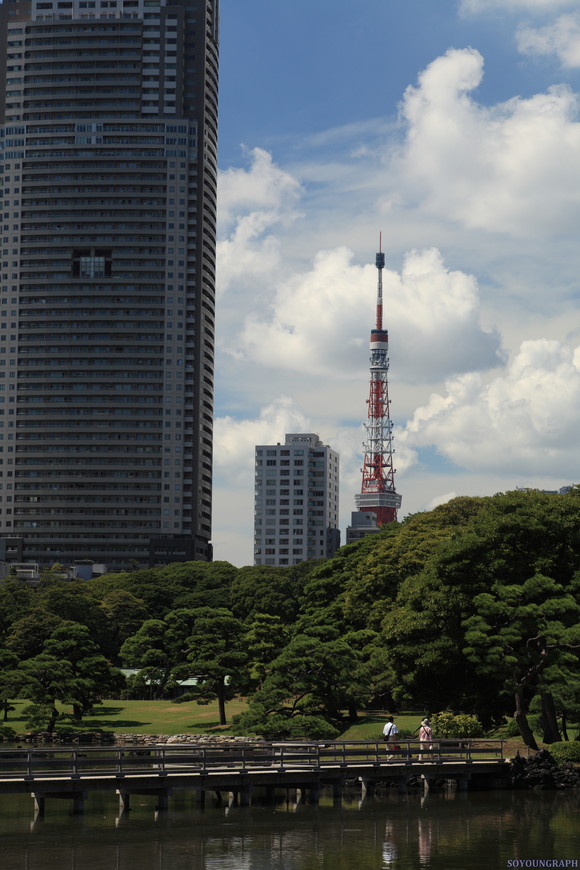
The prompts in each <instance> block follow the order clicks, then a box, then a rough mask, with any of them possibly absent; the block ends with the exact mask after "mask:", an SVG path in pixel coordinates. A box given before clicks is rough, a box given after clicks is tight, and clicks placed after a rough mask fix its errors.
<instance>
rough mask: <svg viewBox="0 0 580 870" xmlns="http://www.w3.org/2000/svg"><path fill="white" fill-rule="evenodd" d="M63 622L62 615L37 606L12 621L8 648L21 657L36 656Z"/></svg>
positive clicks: (7, 641) (29, 657)
mask: <svg viewBox="0 0 580 870" xmlns="http://www.w3.org/2000/svg"><path fill="white" fill-rule="evenodd" d="M62 623H63V620H62V619H61V618H60V616H56V615H55V614H54V613H49V612H48V611H47V610H45V609H44V608H42V607H36V608H34V610H31V611H30V612H29V613H28V614H26V616H22V617H21V618H20V619H17V620H16V621H15V622H13V623H12V626H11V628H10V631H9V632H8V635H7V636H6V648H7V649H9V650H10V651H11V652H13V653H15V654H16V655H17V656H18V658H19V659H31V658H34V656H36V655H39V654H40V653H41V652H42V651H43V649H44V644H45V641H46V640H48V638H49V637H50V636H51V634H52V633H53V631H55V630H56V629H57V628H58V626H59V625H62Z"/></svg>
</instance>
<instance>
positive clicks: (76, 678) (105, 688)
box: [44, 622, 124, 722]
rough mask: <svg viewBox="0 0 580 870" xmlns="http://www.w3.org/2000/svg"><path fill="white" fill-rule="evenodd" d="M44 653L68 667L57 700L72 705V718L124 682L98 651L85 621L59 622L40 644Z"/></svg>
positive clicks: (120, 686) (81, 717) (79, 715)
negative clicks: (68, 675)
mask: <svg viewBox="0 0 580 870" xmlns="http://www.w3.org/2000/svg"><path fill="white" fill-rule="evenodd" d="M44 653H45V654H46V655H48V656H52V657H54V658H55V659H58V660H59V661H60V662H65V663H66V664H67V665H68V667H69V670H70V678H69V680H68V681H67V683H66V685H65V686H64V687H63V694H62V695H61V696H60V698H59V700H61V701H63V702H64V703H67V704H71V705H72V708H73V718H74V719H75V721H76V722H81V721H82V719H83V716H85V715H86V714H87V713H89V712H90V711H91V710H92V708H93V706H94V704H95V702H96V701H97V700H99V699H100V698H102V697H103V696H104V695H107V694H109V693H111V692H116V691H119V690H120V689H121V688H122V686H123V685H124V679H123V676H122V674H121V673H120V671H118V670H117V669H116V668H113V667H112V666H111V665H110V664H109V662H108V661H107V659H106V658H105V657H104V656H103V655H102V653H101V652H100V650H99V648H98V646H97V645H96V644H95V643H94V642H93V640H92V639H91V636H90V634H89V630H88V628H87V627H86V626H85V625H80V624H79V623H75V622H67V623H64V624H63V625H61V626H59V628H57V629H56V631H54V632H53V634H52V636H51V637H50V638H49V639H48V640H47V641H46V643H45V644H44Z"/></svg>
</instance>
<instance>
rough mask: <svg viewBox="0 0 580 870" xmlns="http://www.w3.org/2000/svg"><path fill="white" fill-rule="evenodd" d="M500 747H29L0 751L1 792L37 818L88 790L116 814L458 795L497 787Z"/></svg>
mask: <svg viewBox="0 0 580 870" xmlns="http://www.w3.org/2000/svg"><path fill="white" fill-rule="evenodd" d="M503 749H504V747H503V741H501V740H461V741H457V740H439V741H433V743H432V744H431V747H430V748H429V749H427V748H424V747H421V746H420V745H419V743H418V742H417V741H415V740H408V741H405V740H401V741H400V742H399V744H398V748H396V749H395V748H393V747H392V746H390V745H389V744H385V743H372V742H362V741H354V742H352V741H350V742H348V741H337V742H311V741H308V742H288V743H264V742H255V743H242V742H232V743H216V744H211V743H208V744H161V745H159V744H157V745H154V746H144V747H141V746H137V747H134V746H118V747H114V748H112V747H94V746H91V747H83V748H80V747H78V748H76V747H70V746H68V747H65V746H59V747H57V748H53V747H50V748H49V747H46V748H45V747H42V748H39V747H34V748H30V749H23V748H20V747H19V748H17V749H2V750H0V794H29V795H30V796H31V797H32V798H34V805H35V810H36V812H37V813H43V812H44V807H45V801H46V799H47V798H61V799H62V798H65V799H67V800H70V801H72V803H73V811H74V812H77V813H80V812H83V809H84V802H85V800H86V799H87V797H88V796H89V794H90V793H91V792H95V791H101V792H102V791H108V792H114V793H115V792H116V793H117V794H118V796H119V801H120V808H121V810H126V809H128V808H129V803H130V799H131V796H132V795H153V796H155V797H156V800H157V807H158V809H162V810H163V809H167V808H168V800H169V797H170V795H171V794H172V793H173V792H174V791H176V790H183V789H187V790H190V791H194V792H196V793H197V795H198V797H199V801H200V803H201V804H202V805H203V804H204V802H205V796H206V793H207V792H214V793H215V794H216V797H217V799H218V800H221V796H222V794H224V793H225V794H228V795H230V800H231V801H232V802H234V803H239V804H241V805H248V804H249V803H250V802H251V800H252V795H253V794H254V793H255V791H256V789H263V790H264V791H265V797H266V799H267V800H272V799H273V798H274V793H275V791H276V790H279V789H285V790H288V789H296V790H297V791H298V792H299V793H300V794H301V795H304V796H306V797H307V799H308V800H309V801H310V802H312V803H315V802H317V801H318V798H319V794H320V790H321V788H323V787H324V788H327V787H329V788H331V789H332V794H333V797H334V799H335V800H340V799H341V795H342V792H343V789H344V788H345V787H346V786H349V785H352V784H354V783H356V784H358V785H359V787H360V788H361V789H362V792H363V794H368V793H371V792H372V791H373V790H374V789H375V788H376V787H377V786H378V785H381V784H382V785H395V786H396V787H398V788H399V790H404V789H406V787H407V785H408V784H409V782H410V781H413V782H415V783H416V782H417V780H418V779H419V780H420V781H421V783H422V785H423V788H425V789H427V788H428V787H429V784H430V783H432V782H434V781H439V782H440V781H443V780H445V781H454V782H455V784H456V787H457V788H459V789H468V788H501V787H505V784H506V781H507V776H508V764H507V762H506V760H505V758H504V751H503Z"/></svg>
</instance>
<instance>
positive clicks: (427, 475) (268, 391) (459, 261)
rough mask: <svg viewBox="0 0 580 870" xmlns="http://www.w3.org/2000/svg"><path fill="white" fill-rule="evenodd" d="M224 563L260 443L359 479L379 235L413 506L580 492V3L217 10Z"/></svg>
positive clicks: (353, 485) (438, 0) (511, 0)
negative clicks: (307, 455) (306, 442)
mask: <svg viewBox="0 0 580 870" xmlns="http://www.w3.org/2000/svg"><path fill="white" fill-rule="evenodd" d="M220 57H221V76H220V86H221V93H220V195H219V240H218V298H219V302H218V333H219V339H218V345H217V388H216V450H215V460H216V461H215V509H214V548H215V557H216V558H218V559H228V560H230V561H232V562H234V563H235V564H239V565H242V564H250V563H251V562H252V513H253V486H252V478H253V465H252V463H253V445H254V444H256V443H267V442H268V441H274V442H276V441H280V440H282V439H283V437H284V434H285V432H287V431H313V432H318V433H319V434H320V436H321V437H322V438H323V440H324V441H325V443H329V444H331V445H332V446H333V447H335V448H336V449H338V450H339V451H340V453H341V463H342V483H341V513H342V516H343V522H342V527H343V530H344V527H345V525H346V523H347V521H348V518H349V516H350V511H351V510H353V509H354V493H355V492H356V491H357V489H358V488H359V487H360V465H361V442H362V438H363V431H362V428H361V423H362V420H363V417H364V414H365V413H366V406H365V399H366V393H367V382H368V332H369V329H370V327H371V325H372V317H373V306H374V297H375V292H376V270H375V268H374V265H373V263H374V253H375V250H376V249H377V241H378V234H379V231H382V233H383V240H384V249H385V250H386V252H387V268H386V270H385V309H386V319H387V325H388V327H389V329H390V357H391V372H390V384H391V396H392V399H393V403H392V415H393V418H394V420H395V423H396V429H395V434H396V440H395V444H396V451H397V454H396V458H397V477H396V480H397V488H398V490H399V492H401V493H402V495H403V509H402V511H401V515H404V514H406V513H408V512H415V511H417V510H422V509H427V508H429V507H432V506H433V505H435V504H438V503H441V502H442V501H445V500H446V499H448V498H449V497H452V496H453V495H456V494H457V495H458V494H482V495H485V494H490V493H493V492H496V491H498V490H505V489H509V488H513V487H514V486H542V487H546V488H550V489H553V488H555V487H557V486H560V485H562V484H563V483H567V482H573V481H578V480H580V451H579V450H578V435H577V433H578V431H579V424H580V347H579V346H580V322H579V318H578V295H579V291H580V284H579V279H578V274H579V273H580V268H579V267H580V262H579V261H580V253H579V250H580V249H579V246H578V242H577V236H578V230H579V226H580V123H579V118H578V100H579V96H578V95H579V92H580V12H579V11H578V0H573V2H572V0H461V2H460V0H407V2H405V3H399V4H397V3H394V2H391V0H333V2H330V0H221V48H220Z"/></svg>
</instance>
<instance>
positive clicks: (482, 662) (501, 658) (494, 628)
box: [464, 574, 580, 749]
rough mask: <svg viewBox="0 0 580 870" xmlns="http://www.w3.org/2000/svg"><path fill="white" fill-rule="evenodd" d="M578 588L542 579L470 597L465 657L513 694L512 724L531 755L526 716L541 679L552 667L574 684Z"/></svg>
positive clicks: (579, 630) (579, 643) (579, 634)
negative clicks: (562, 671)
mask: <svg viewBox="0 0 580 870" xmlns="http://www.w3.org/2000/svg"><path fill="white" fill-rule="evenodd" d="M579 588H580V584H579V583H578V582H575V583H574V584H573V587H572V588H570V589H568V590H567V589H566V588H565V587H564V585H563V584H561V583H558V582H557V581H556V580H554V579H552V578H551V577H546V576H545V575H543V574H535V575H534V576H533V577H530V578H529V579H528V580H525V581H524V582H523V583H519V584H510V585H507V586H506V585H502V584H501V583H499V582H497V583H494V584H493V586H492V588H491V590H490V591H489V592H484V593H481V594H480V595H477V596H476V597H475V600H474V605H475V609H476V613H475V614H474V615H473V616H471V617H469V618H468V619H467V620H466V621H465V629H466V631H465V640H466V643H467V646H466V647H465V650H464V652H465V655H466V656H467V658H468V659H469V660H470V661H472V662H474V663H475V667H476V671H477V672H478V673H481V674H484V675H486V676H487V675H491V676H493V677H494V678H495V679H497V680H498V681H499V682H500V683H501V684H502V685H503V686H504V687H505V688H509V689H510V691H511V692H512V693H513V696H514V701H515V714H514V718H515V720H516V722H517V724H518V728H519V730H520V734H521V736H522V738H523V739H524V741H525V743H526V745H527V746H529V747H531V748H532V749H537V748H538V747H537V744H536V741H535V738H534V735H533V732H532V729H531V728H530V725H529V723H528V719H527V714H528V710H529V704H530V701H531V699H532V697H533V695H534V694H535V692H536V691H537V689H538V687H539V686H540V685H541V681H542V677H543V676H545V675H546V673H547V670H548V669H549V668H550V667H553V666H555V665H556V664H557V665H558V667H559V668H563V669H566V670H567V671H568V672H569V674H570V678H571V679H576V680H577V676H576V675H577V668H578V658H579V653H580V626H579V625H578V622H579V618H580V605H579V604H578V601H577V593H578V589H579ZM574 593H575V594H574Z"/></svg>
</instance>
